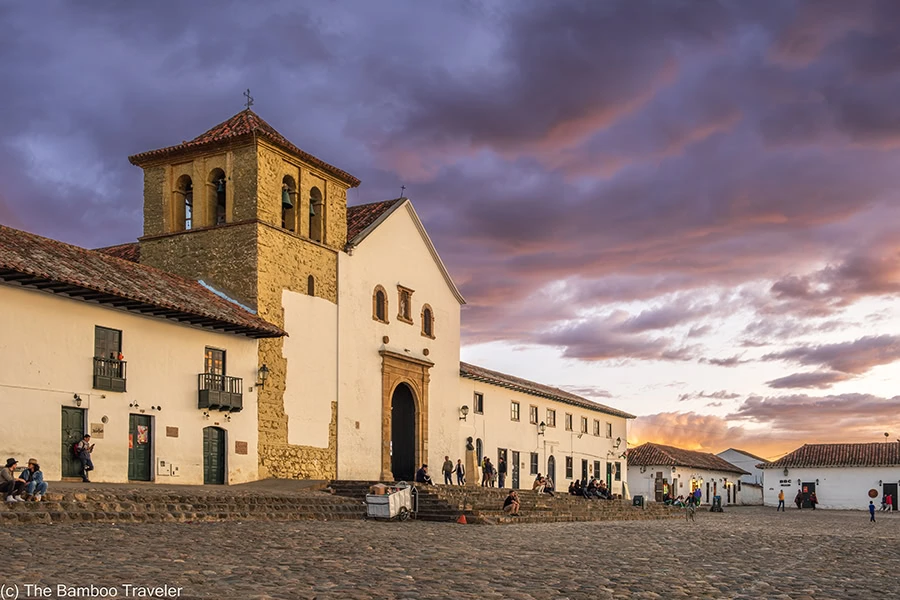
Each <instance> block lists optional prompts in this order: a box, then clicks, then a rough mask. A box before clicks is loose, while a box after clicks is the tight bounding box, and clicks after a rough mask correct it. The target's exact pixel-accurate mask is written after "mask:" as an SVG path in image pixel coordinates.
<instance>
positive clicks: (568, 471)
mask: <svg viewBox="0 0 900 600" xmlns="http://www.w3.org/2000/svg"><path fill="white" fill-rule="evenodd" d="M573 462H574V461H573V460H572V457H571V456H567V457H566V479H572V463H573Z"/></svg>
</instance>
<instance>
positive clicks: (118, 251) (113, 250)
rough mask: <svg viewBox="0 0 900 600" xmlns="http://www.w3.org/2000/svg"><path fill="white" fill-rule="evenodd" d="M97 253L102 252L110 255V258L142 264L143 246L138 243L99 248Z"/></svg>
mask: <svg viewBox="0 0 900 600" xmlns="http://www.w3.org/2000/svg"><path fill="white" fill-rule="evenodd" d="M95 252H102V253H104V254H109V255H110V256H116V257H118V258H121V259H124V260H130V261H131V262H136V263H139V262H141V245H140V244H139V243H138V242H131V243H129V244H119V245H118V246H106V247H104V248H97V249H96V250H95Z"/></svg>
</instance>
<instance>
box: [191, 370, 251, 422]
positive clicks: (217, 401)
mask: <svg viewBox="0 0 900 600" xmlns="http://www.w3.org/2000/svg"><path fill="white" fill-rule="evenodd" d="M197 380H198V384H197V388H198V390H199V398H198V402H197V408H206V409H209V410H216V409H218V410H221V411H228V412H240V411H241V410H242V409H243V408H244V393H243V390H244V380H243V379H241V378H240V377H228V376H227V375H214V374H213V373H200V374H199V375H198V376H197Z"/></svg>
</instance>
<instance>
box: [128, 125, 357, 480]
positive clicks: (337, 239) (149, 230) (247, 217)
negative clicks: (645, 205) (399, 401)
mask: <svg viewBox="0 0 900 600" xmlns="http://www.w3.org/2000/svg"><path fill="white" fill-rule="evenodd" d="M129 161H131V163H132V164H134V165H137V166H139V167H141V168H142V169H143V170H144V235H143V237H142V238H141V239H140V250H141V262H142V263H145V264H149V265H152V266H155V267H159V268H161V269H164V270H166V271H169V272H172V273H177V274H179V275H182V276H185V277H188V278H191V279H196V280H202V281H204V282H206V283H208V284H209V285H211V286H213V287H214V288H216V289H217V290H219V291H221V292H223V293H225V294H226V295H228V296H229V297H231V298H233V299H234V300H236V301H238V302H240V303H241V304H244V305H245V306H248V307H250V308H252V309H254V310H256V311H257V312H258V314H259V316H261V317H262V318H264V319H266V320H267V321H269V322H271V323H275V324H277V325H279V326H280V327H282V328H284V329H285V330H286V331H288V334H289V335H291V336H302V335H304V334H306V333H307V332H300V331H296V332H291V331H290V329H289V328H287V327H285V315H284V304H283V297H284V296H285V292H292V293H296V294H306V295H309V296H314V297H316V298H320V299H323V300H325V301H327V302H330V303H332V304H336V303H337V260H338V253H340V252H341V251H342V250H343V248H344V245H345V244H346V242H347V190H348V189H349V188H351V187H356V186H358V185H359V183H360V182H359V180H358V179H357V178H355V177H353V176H352V175H350V174H349V173H346V172H345V171H342V170H341V169H338V168H336V167H333V166H331V165H329V164H328V163H326V162H324V161H322V160H320V159H318V158H316V157H314V156H312V155H311V154H308V153H306V152H304V151H303V150H300V149H299V148H298V147H296V146H295V145H294V144H292V143H291V142H289V141H288V140H287V139H286V138H285V137H284V136H282V135H281V134H280V133H278V132H277V131H276V130H275V129H274V128H272V126H270V125H269V124H268V123H266V122H265V121H264V120H263V119H261V118H260V117H259V116H258V115H257V114H256V113H254V112H253V111H252V110H250V109H249V108H247V109H246V110H243V111H241V112H239V113H238V114H236V115H234V116H233V117H231V118H230V119H228V120H227V121H224V122H222V123H220V124H218V125H216V126H215V127H213V128H212V129H210V130H209V131H207V132H205V133H203V134H201V135H199V136H197V137H196V138H194V139H192V140H190V141H187V142H182V143H181V144H178V145H175V146H169V147H167V148H161V149H158V150H150V151H147V152H142V153H140V154H136V155H134V156H131V157H129ZM334 335H335V336H336V335H337V333H336V332H334ZM307 337H308V336H307ZM306 341H308V343H309V344H311V345H315V344H316V343H317V340H316V339H306ZM321 341H323V342H327V340H321ZM328 343H330V342H328ZM283 344H284V340H283V339H275V340H265V341H264V342H262V343H260V350H259V364H260V366H262V365H263V364H265V365H266V366H267V367H268V370H269V377H268V380H267V382H266V385H265V387H263V388H259V389H258V392H259V394H258V399H259V452H260V476H261V477H266V476H274V477H304V478H321V479H325V478H330V477H333V476H334V474H335V472H336V439H335V436H336V427H334V428H329V429H334V430H335V433H334V434H332V433H329V434H328V447H327V448H324V447H322V445H320V447H314V448H307V447H305V446H297V445H292V444H289V443H288V434H287V430H288V425H287V422H288V418H287V416H286V413H285V410H284V403H285V389H286V388H285V385H286V380H287V372H288V369H290V368H299V365H289V364H288V362H289V359H288V358H285V356H284V353H283V352H282V350H283V347H282V346H283ZM297 362H300V361H297ZM310 376H312V375H310ZM336 400H337V398H336V397H335V398H334V403H333V406H332V413H333V414H332V420H334V418H335V417H334V414H336ZM300 463H303V464H300ZM298 464H299V466H298ZM304 464H315V465H317V466H316V467H315V468H313V469H312V470H306V471H305V470H304V469H306V468H307V467H305V466H304ZM280 465H287V466H285V467H284V471H282V467H281V466H280Z"/></svg>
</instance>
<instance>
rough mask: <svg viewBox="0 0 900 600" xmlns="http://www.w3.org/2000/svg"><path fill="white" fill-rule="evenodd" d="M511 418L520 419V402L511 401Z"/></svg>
mask: <svg viewBox="0 0 900 600" xmlns="http://www.w3.org/2000/svg"><path fill="white" fill-rule="evenodd" d="M509 418H510V419H511V420H513V421H518V420H519V403H518V402H511V403H510V405H509Z"/></svg>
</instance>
